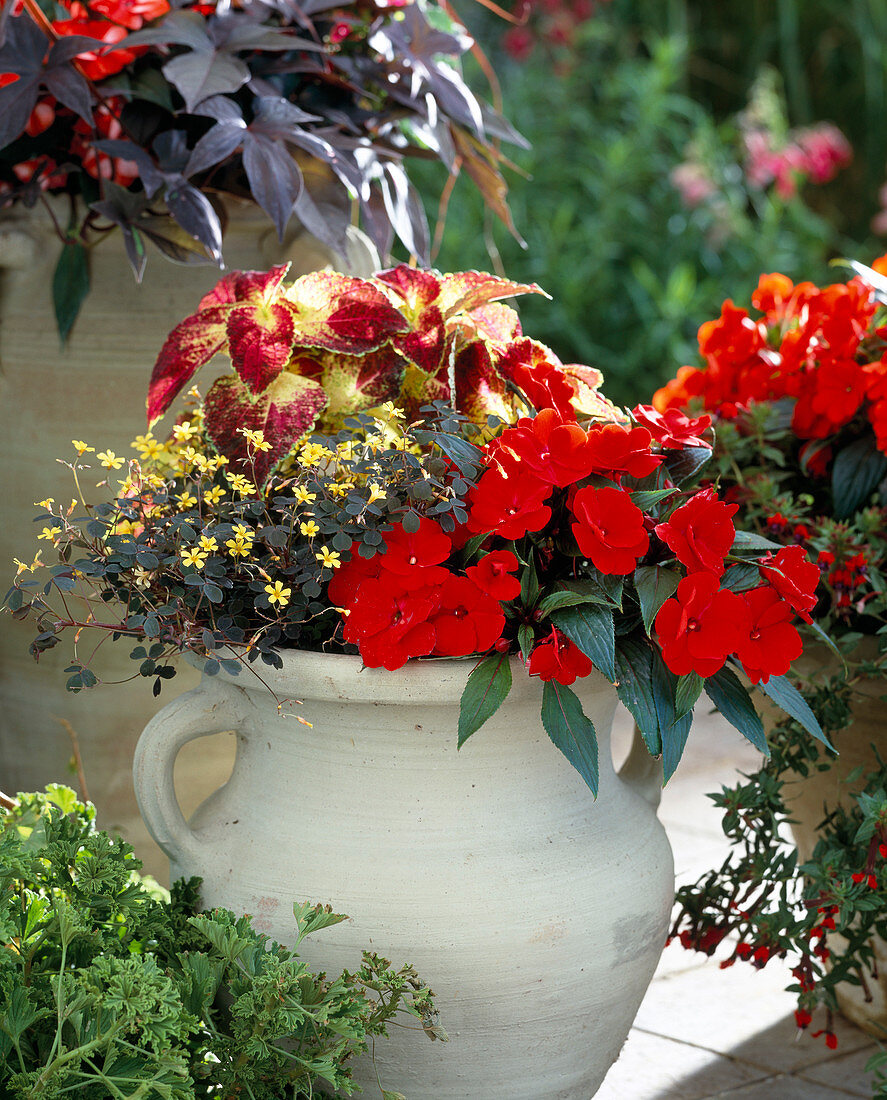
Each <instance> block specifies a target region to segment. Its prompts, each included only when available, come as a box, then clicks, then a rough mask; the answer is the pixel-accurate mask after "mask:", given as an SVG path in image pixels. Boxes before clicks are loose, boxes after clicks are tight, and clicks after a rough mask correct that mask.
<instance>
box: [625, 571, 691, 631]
mask: <svg viewBox="0 0 887 1100" xmlns="http://www.w3.org/2000/svg"><path fill="white" fill-rule="evenodd" d="M680 579H681V573H680V570H678V569H667V568H666V567H665V566H662V565H639V566H638V568H637V569H635V571H634V586H635V590H636V592H637V594H638V599H639V601H640V604H641V615H642V616H643V620H644V630H646V632H647V633H648V634H649V633H650V631H651V630H652V629H653V620H654V619H655V618H656V615H657V613H658V611H659V608H660V607H662V605H663V604H664V603H665V601H666V600H667V599H668V598H669V596H673V595H674V593H675V591H676V590H677V587H678V582H679V581H680Z"/></svg>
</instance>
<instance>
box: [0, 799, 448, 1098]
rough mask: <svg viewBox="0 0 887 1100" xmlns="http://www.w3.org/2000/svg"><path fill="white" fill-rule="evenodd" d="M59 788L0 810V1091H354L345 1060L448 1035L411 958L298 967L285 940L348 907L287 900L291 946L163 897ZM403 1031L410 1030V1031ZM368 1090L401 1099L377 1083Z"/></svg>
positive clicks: (124, 849) (175, 894)
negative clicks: (318, 969) (348, 967)
mask: <svg viewBox="0 0 887 1100" xmlns="http://www.w3.org/2000/svg"><path fill="white" fill-rule="evenodd" d="M94 814H95V810H94V808H93V806H92V805H91V804H89V803H82V802H80V801H78V800H77V798H76V796H75V794H74V792H73V791H71V790H70V789H69V788H67V787H62V786H52V787H49V788H47V790H46V792H45V793H43V794H23V795H19V797H18V798H17V799H15V800H13V799H6V798H5V797H4V800H3V806H2V809H0V1092H2V1094H3V1095H4V1096H9V1097H20V1098H21V1100H57V1098H58V1097H61V1096H67V1095H71V1094H75V1093H76V1094H77V1095H78V1096H82V1097H84V1100H107V1098H109V1097H113V1098H114V1100H197V1098H199V1097H220V1098H222V1097H234V1096H238V1097H249V1098H252V1100H284V1098H293V1100H297V1098H303V1100H305V1098H308V1097H312V1096H318V1095H325V1096H326V1095H333V1094H335V1095H351V1094H352V1093H353V1092H354V1091H355V1090H356V1086H355V1085H354V1084H353V1083H352V1081H351V1071H350V1068H349V1061H350V1059H352V1058H353V1057H354V1056H355V1055H358V1054H360V1053H362V1052H365V1051H367V1049H368V1047H369V1046H370V1045H371V1044H373V1043H374V1042H375V1039H376V1038H377V1037H384V1036H385V1035H386V1033H387V1028H388V1027H390V1026H399V1024H398V1020H400V1021H401V1022H403V1021H408V1022H409V1024H410V1026H412V1027H414V1028H415V1030H416V1031H417V1032H418V1033H420V1034H421V1032H422V1031H423V1029H424V1031H425V1033H426V1035H428V1036H429V1037H430V1038H432V1039H445V1038H446V1035H445V1033H444V1032H443V1031H442V1030H441V1029H440V1028H439V1027H438V1026H437V1025H436V1023H435V1019H434V1009H433V1000H432V994H431V992H430V990H429V989H428V988H427V987H426V986H425V985H424V984H423V983H422V982H421V981H420V980H419V978H418V977H417V975H416V973H415V971H414V970H413V969H412V968H411V967H409V966H403V967H401V968H400V969H398V970H395V969H392V967H391V964H390V963H389V962H388V961H387V960H385V959H381V958H379V957H378V956H377V955H375V954H370V953H364V956H363V962H362V964H361V967H360V969H359V970H357V971H356V972H355V973H354V974H351V973H348V972H347V971H346V972H343V973H342V974H341V975H339V976H338V977H335V978H327V977H326V976H325V975H323V974H313V973H312V972H311V971H310V970H309V969H308V967H307V965H306V964H305V963H304V962H303V961H302V960H301V959H300V958H299V957H298V955H297V954H296V951H295V949H297V948H298V945H299V944H300V943H301V942H302V940H303V939H304V938H305V937H306V936H309V935H311V934H313V933H315V932H318V931H320V930H321V929H323V928H326V927H328V926H330V925H333V924H336V923H338V922H339V921H342V920H345V919H346V918H345V917H344V916H342V915H340V914H337V913H333V912H331V911H330V909H329V908H328V907H327V908H324V907H322V906H311V905H309V904H308V903H304V904H296V905H294V907H293V948H294V949H293V950H290V949H287V948H284V947H281V946H280V945H279V944H277V943H272V942H270V941H269V940H268V937H267V936H264V935H262V934H261V933H260V932H257V931H256V930H255V929H254V928H253V927H252V925H251V923H250V918H249V917H240V918H235V917H234V915H233V914H232V913H229V912H227V911H226V910H222V909H215V910H212V911H211V912H204V913H200V912H198V907H197V890H198V886H199V880H198V879H192V880H191V881H190V882H184V881H180V882H178V883H176V884H175V885H174V886H173V890H172V895H171V897H169V896H167V895H166V892H165V891H163V890H161V889H160V888H159V887H157V886H156V884H154V883H153V882H152V880H150V879H141V878H140V877H139V874H138V871H139V868H140V867H141V863H140V861H139V860H137V859H136V858H135V857H134V856H133V853H132V848H131V847H130V846H129V845H128V844H126V843H125V842H124V841H122V840H120V839H118V838H111V837H110V836H108V834H107V833H104V832H101V831H98V830H96V828H95V822H94ZM417 1041H419V1040H418V1039H417ZM379 1094H380V1095H381V1097H382V1098H383V1100H404V1098H403V1097H402V1096H401V1094H400V1093H398V1092H390V1091H386V1090H385V1089H384V1088H383V1087H382V1086H381V1084H380V1085H379Z"/></svg>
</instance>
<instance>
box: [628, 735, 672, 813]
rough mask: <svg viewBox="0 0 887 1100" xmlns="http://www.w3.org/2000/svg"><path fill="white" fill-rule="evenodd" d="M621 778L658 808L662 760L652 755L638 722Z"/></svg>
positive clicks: (660, 792)
mask: <svg viewBox="0 0 887 1100" xmlns="http://www.w3.org/2000/svg"><path fill="white" fill-rule="evenodd" d="M619 778H620V779H623V780H625V782H626V783H628V784H629V786H632V787H634V788H635V790H636V791H637V792H638V794H639V795H640V796H641V798H643V799H644V800H645V801H647V802H649V803H650V805H651V806H652V807H653V809H654V810H655V809H656V807H657V806H658V805H659V800H660V799H661V797H662V761H661V759H660V758H659V757H657V756H651V755H650V750H649V749H648V748H647V746H646V744H645V742H644V738H643V737H642V736H641V731H640V730H639V729H638V724H637V722H635V724H634V733H633V734H632V738H631V748H630V749H629V750H628V756H627V757H626V758H625V763H624V764H623V765H622V767H621V768H620V769H619Z"/></svg>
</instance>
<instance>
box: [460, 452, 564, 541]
mask: <svg viewBox="0 0 887 1100" xmlns="http://www.w3.org/2000/svg"><path fill="white" fill-rule="evenodd" d="M551 488H552V487H551V485H546V484H545V482H544V481H540V480H539V479H538V478H537V477H534V476H533V475H532V474H529V473H526V474H521V475H519V474H518V473H517V471H516V470H515V471H513V472H511V473H509V472H506V471H505V470H500V469H497V468H496V467H493V468H491V469H489V470H487V471H486V472H485V473H484V474H483V475H482V476H481V478H480V480H479V481H478V483H477V485H475V486H474V488H473V489H471V491H470V492H469V494H468V508H469V511H468V520H467V523H468V527H469V528H470V530H472V531H474V532H476V533H478V534H480V533H481V532H482V531H489V532H491V533H493V534H497V535H501V536H502V537H503V538H505V539H519V538H522V537H523V536H524V535H525V534H526V533H527V531H540V530H541V529H542V528H543V527H544V526H545V524H546V523H548V521H549V519H551V509H550V508H549V507H548V505H547V504H545V503H544V501H545V500H546V499H547V498H548V497H549V496H550V495H551Z"/></svg>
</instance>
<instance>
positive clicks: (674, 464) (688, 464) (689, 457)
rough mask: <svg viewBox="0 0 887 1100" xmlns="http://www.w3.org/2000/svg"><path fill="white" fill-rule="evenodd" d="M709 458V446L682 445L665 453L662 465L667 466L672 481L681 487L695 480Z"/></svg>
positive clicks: (685, 486)
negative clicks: (681, 447)
mask: <svg viewBox="0 0 887 1100" xmlns="http://www.w3.org/2000/svg"><path fill="white" fill-rule="evenodd" d="M710 458H711V447H684V449H683V450H681V451H669V452H668V453H666V455H665V461H664V462H663V466H665V467H667V469H668V472H669V474H670V475H671V479H672V481H674V482H675V483H676V484H677V485H679V486H680V487H681V488H682V489H683V488H687V487H688V486H689V485H691V484H692V483H693V482H694V481H696V480H697V478H698V477H699V475H700V474H701V473H702V469H703V467H704V466H705V464H706V463H707V462H708V461H709V459H710Z"/></svg>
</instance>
